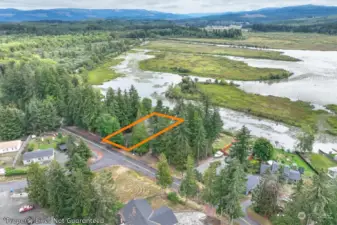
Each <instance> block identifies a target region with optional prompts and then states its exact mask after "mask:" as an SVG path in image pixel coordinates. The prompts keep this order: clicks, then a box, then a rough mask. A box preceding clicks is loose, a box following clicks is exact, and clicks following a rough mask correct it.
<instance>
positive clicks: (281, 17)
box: [187, 5, 337, 23]
mask: <svg viewBox="0 0 337 225" xmlns="http://www.w3.org/2000/svg"><path fill="white" fill-rule="evenodd" d="M331 15H337V7H336V6H318V5H302V6H289V7H283V8H264V9H259V10H253V11H245V12H235V13H226V14H222V15H212V16H206V17H202V18H197V19H194V20H191V21H190V22H198V21H199V22H204V23H212V22H215V21H226V22H249V23H270V22H276V21H286V20H295V19H300V18H314V17H326V16H331ZM187 20H188V19H187Z"/></svg>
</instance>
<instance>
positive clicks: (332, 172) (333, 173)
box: [328, 167, 337, 178]
mask: <svg viewBox="0 0 337 225" xmlns="http://www.w3.org/2000/svg"><path fill="white" fill-rule="evenodd" d="M328 176H329V177H331V178H337V167H330V168H329V169H328Z"/></svg>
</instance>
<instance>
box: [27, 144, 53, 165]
mask: <svg viewBox="0 0 337 225" xmlns="http://www.w3.org/2000/svg"><path fill="white" fill-rule="evenodd" d="M53 159H54V149H53V148H49V149H43V150H36V151H32V152H25V153H24V154H23V160H22V161H23V164H24V165H29V164H31V163H40V164H44V163H47V162H50V161H52V160H53Z"/></svg>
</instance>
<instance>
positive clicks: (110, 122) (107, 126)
mask: <svg viewBox="0 0 337 225" xmlns="http://www.w3.org/2000/svg"><path fill="white" fill-rule="evenodd" d="M96 127H97V130H98V131H99V133H100V135H101V137H106V136H108V135H109V134H112V133H113V132H116V131H118V130H120V128H121V127H120V125H119V121H118V119H116V118H115V117H112V116H111V115H109V114H106V113H105V114H101V115H100V116H99V117H98V118H97V121H96ZM111 141H113V142H115V143H118V144H121V145H123V144H124V137H123V134H122V133H119V134H117V135H115V136H113V137H112V138H111Z"/></svg>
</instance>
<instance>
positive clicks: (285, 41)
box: [176, 32, 337, 51]
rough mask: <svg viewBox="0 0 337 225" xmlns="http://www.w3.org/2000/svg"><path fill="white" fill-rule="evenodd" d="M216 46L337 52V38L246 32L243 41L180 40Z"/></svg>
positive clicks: (323, 35)
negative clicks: (227, 45) (228, 45)
mask: <svg viewBox="0 0 337 225" xmlns="http://www.w3.org/2000/svg"><path fill="white" fill-rule="evenodd" d="M176 39H177V38H176ZM178 39H179V40H184V41H196V42H205V43H214V44H232V45H243V46H251V47H263V48H274V49H298V50H321V51H336V50H337V38H336V36H334V35H326V34H315V33H291V32H244V33H243V38H242V39H205V38H178Z"/></svg>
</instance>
